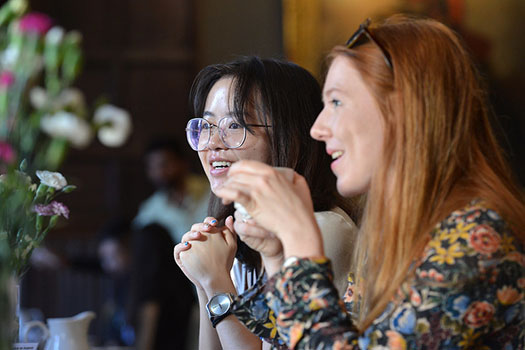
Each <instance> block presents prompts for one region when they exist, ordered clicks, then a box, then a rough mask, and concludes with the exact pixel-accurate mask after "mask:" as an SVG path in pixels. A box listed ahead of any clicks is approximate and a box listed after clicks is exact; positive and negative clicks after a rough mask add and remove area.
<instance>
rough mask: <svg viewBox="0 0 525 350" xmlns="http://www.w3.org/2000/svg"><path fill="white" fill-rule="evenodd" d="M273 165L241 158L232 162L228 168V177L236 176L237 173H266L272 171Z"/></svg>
mask: <svg viewBox="0 0 525 350" xmlns="http://www.w3.org/2000/svg"><path fill="white" fill-rule="evenodd" d="M271 170H272V167H271V166H270V165H268V164H265V163H262V162H258V161H255V160H241V161H238V162H235V163H234V164H232V166H231V167H230V169H228V177H229V176H235V175H237V174H241V173H244V174H254V175H257V174H264V173H266V172H268V171H271Z"/></svg>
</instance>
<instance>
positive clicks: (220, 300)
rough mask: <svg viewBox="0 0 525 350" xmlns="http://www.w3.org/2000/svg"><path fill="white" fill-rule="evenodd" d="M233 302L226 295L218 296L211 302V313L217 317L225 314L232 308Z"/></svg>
mask: <svg viewBox="0 0 525 350" xmlns="http://www.w3.org/2000/svg"><path fill="white" fill-rule="evenodd" d="M230 305H231V300H230V298H229V297H228V295H226V294H218V295H216V296H214V297H213V298H212V299H211V300H210V307H209V308H210V312H211V313H212V314H213V315H215V316H221V315H223V314H225V313H226V312H227V311H228V309H229V308H230Z"/></svg>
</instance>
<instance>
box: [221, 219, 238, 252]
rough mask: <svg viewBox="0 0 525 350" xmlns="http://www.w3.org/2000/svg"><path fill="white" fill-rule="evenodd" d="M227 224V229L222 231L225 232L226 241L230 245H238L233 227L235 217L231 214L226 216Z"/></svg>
mask: <svg viewBox="0 0 525 350" xmlns="http://www.w3.org/2000/svg"><path fill="white" fill-rule="evenodd" d="M225 224H226V230H223V231H222V232H223V233H224V239H225V240H226V243H227V244H228V245H229V246H232V245H236V244H237V235H236V234H235V233H234V232H235V230H234V229H233V217H232V216H231V215H230V216H228V217H227V218H226V221H225Z"/></svg>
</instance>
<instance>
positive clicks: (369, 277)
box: [329, 15, 525, 332]
mask: <svg viewBox="0 0 525 350" xmlns="http://www.w3.org/2000/svg"><path fill="white" fill-rule="evenodd" d="M370 32H371V33H372V35H373V37H374V39H375V40H376V41H377V42H379V44H380V45H382V46H383V47H384V48H385V49H386V50H387V52H388V53H389V54H390V56H391V58H392V63H393V70H391V69H390V68H389V67H388V66H387V65H386V64H385V61H384V57H383V55H382V53H381V51H380V50H379V49H378V47H377V46H375V45H374V44H373V43H372V42H368V43H366V44H364V45H361V46H358V47H355V48H353V49H347V48H345V47H336V48H334V49H333V50H332V52H331V54H330V55H329V59H332V60H333V58H335V57H338V56H342V57H345V58H347V59H349V60H350V62H351V63H352V64H353V65H354V67H356V68H357V70H358V71H359V72H360V73H361V76H362V78H363V80H364V81H365V83H366V85H367V86H368V87H369V89H370V91H371V92H372V94H373V95H374V97H375V99H376V101H377V103H378V105H379V107H380V109H381V111H382V115H383V118H384V120H383V121H384V149H383V156H382V157H383V159H382V162H381V165H380V166H379V169H378V171H377V172H376V173H375V174H374V176H373V178H372V180H371V185H370V190H369V191H368V195H367V202H366V205H365V209H364V214H363V218H362V225H361V228H360V231H359V234H358V240H357V245H356V247H358V248H357V249H355V250H354V253H355V254H354V263H353V265H352V266H353V269H354V270H355V271H354V273H355V281H356V286H355V287H356V295H360V302H359V303H357V302H356V303H354V307H355V310H353V313H354V314H356V315H357V320H356V321H357V324H358V327H359V329H360V330H361V331H362V332H363V331H364V330H366V328H368V326H370V324H371V323H372V321H373V320H374V319H376V318H377V317H378V316H379V315H380V314H381V313H382V312H383V310H384V309H385V307H386V306H387V304H388V303H389V302H390V301H391V300H392V297H393V296H394V294H395V292H396V291H397V289H398V288H399V286H400V285H401V283H402V282H403V281H404V280H405V279H406V278H407V276H409V274H410V273H411V272H413V269H414V264H413V262H414V261H415V260H416V259H417V258H418V257H419V256H421V254H422V253H423V250H424V248H425V246H426V244H427V243H428V241H429V239H430V232H431V231H432V229H433V228H434V227H435V225H436V224H438V223H439V222H440V221H441V220H443V219H444V218H445V217H447V216H448V215H449V214H450V213H451V212H452V211H454V210H455V209H459V208H462V207H463V206H464V205H466V204H468V203H469V202H470V201H471V200H473V199H475V198H479V199H482V200H483V201H484V202H485V203H486V204H487V205H488V206H490V207H491V208H492V209H494V210H496V211H497V212H498V213H499V214H500V215H501V216H502V217H503V218H504V219H505V220H506V221H507V222H508V224H509V225H510V227H511V229H513V230H514V232H515V233H516V234H517V235H519V237H520V238H521V240H524V234H525V215H523V214H524V213H525V202H524V196H523V192H522V189H521V188H519V187H518V185H517V182H516V181H515V179H514V178H513V176H512V175H511V174H512V172H511V170H510V167H509V166H508V164H507V161H506V159H505V157H504V154H503V150H502V148H501V147H500V145H499V144H498V141H497V139H496V136H495V133H494V131H493V129H492V125H491V120H490V119H491V117H492V114H491V112H490V109H489V107H488V105H487V102H486V101H487V96H486V92H485V90H484V89H483V88H482V84H481V80H480V77H479V75H478V73H477V71H476V69H475V67H474V64H473V62H472V60H471V58H470V57H469V54H468V52H467V51H466V49H465V47H464V45H463V44H462V42H461V41H460V39H459V38H458V36H457V35H456V34H455V33H454V32H453V31H452V30H451V29H449V28H447V27H446V26H445V25H443V24H441V23H439V22H437V21H435V20H431V19H416V18H409V17H406V16H403V15H395V16H392V17H390V18H389V19H387V20H386V21H385V22H384V23H383V24H382V25H380V26H378V27H376V28H370ZM385 247H386V249H385ZM357 305H359V307H358V306H357Z"/></svg>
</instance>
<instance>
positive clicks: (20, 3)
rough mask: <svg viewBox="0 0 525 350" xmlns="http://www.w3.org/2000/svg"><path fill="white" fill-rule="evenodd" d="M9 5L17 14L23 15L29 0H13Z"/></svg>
mask: <svg viewBox="0 0 525 350" xmlns="http://www.w3.org/2000/svg"><path fill="white" fill-rule="evenodd" d="M9 6H11V11H13V12H14V13H16V14H17V15H22V14H23V13H24V12H25V11H26V9H27V7H28V3H27V0H11V1H9Z"/></svg>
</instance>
